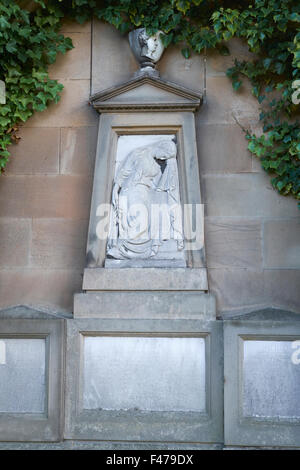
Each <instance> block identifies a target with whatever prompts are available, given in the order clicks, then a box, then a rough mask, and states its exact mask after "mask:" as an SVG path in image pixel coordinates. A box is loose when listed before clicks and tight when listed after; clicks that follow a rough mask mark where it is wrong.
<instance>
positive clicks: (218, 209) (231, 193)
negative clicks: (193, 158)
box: [203, 173, 299, 218]
mask: <svg viewBox="0 0 300 470" xmlns="http://www.w3.org/2000/svg"><path fill="white" fill-rule="evenodd" d="M203 182H204V188H205V191H204V200H205V202H206V204H207V215H209V216H220V217H228V216H234V217H247V218H249V217H262V216H265V217H271V216H273V217H283V216H284V217H297V216H298V215H299V210H298V208H297V203H296V201H295V200H294V199H292V198H285V197H282V196H281V195H280V194H278V193H277V192H276V191H275V189H274V188H273V187H272V185H271V182H270V177H269V176H268V175H267V174H266V173H264V174H262V173H253V174H238V175H204V177H203Z"/></svg>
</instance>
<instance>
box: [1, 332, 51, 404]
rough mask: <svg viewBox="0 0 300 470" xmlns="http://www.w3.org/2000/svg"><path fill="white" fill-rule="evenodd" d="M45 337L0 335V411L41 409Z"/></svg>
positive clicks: (43, 388)
mask: <svg viewBox="0 0 300 470" xmlns="http://www.w3.org/2000/svg"><path fill="white" fill-rule="evenodd" d="M45 348H46V343H45V339H39V338H28V339H27V338H26V339H25V338H2V339H0V384H1V386H0V387H1V393H0V412H1V413H44V412H45V394H46V393H45V392H46V390H45V387H46V377H45V361H46V355H45Z"/></svg>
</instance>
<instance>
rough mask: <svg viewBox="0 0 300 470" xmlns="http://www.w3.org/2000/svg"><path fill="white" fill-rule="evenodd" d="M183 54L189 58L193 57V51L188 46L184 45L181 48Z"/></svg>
mask: <svg viewBox="0 0 300 470" xmlns="http://www.w3.org/2000/svg"><path fill="white" fill-rule="evenodd" d="M181 54H182V55H183V57H184V58H185V59H189V58H190V57H191V51H190V49H189V48H188V47H184V48H183V49H181Z"/></svg>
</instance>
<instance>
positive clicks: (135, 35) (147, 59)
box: [129, 28, 165, 74]
mask: <svg viewBox="0 0 300 470" xmlns="http://www.w3.org/2000/svg"><path fill="white" fill-rule="evenodd" d="M161 34H162V31H157V33H156V34H155V35H153V36H149V35H148V34H147V32H146V28H138V29H134V30H133V31H131V32H130V33H129V44H130V47H131V50H132V52H133V54H134V56H135V58H136V60H137V61H138V63H139V64H140V70H139V72H138V73H145V72H148V73H153V74H158V72H156V71H155V64H156V63H157V62H158V61H159V59H160V58H161V56H162V54H163V52H164V49H165V48H164V45H163V43H162V40H161V37H160V35H161Z"/></svg>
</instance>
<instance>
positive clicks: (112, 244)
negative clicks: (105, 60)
mask: <svg viewBox="0 0 300 470" xmlns="http://www.w3.org/2000/svg"><path fill="white" fill-rule="evenodd" d="M176 157H177V146H176V143H175V136H174V135H140V136H138V135H135V136H120V137H119V141H118V150H117V157H116V169H115V177H114V182H113V189H112V213H111V220H110V233H109V238H108V244H107V259H106V263H105V265H106V266H108V265H113V264H114V263H116V262H117V260H134V261H135V262H136V261H137V260H139V261H140V263H141V265H143V260H144V261H145V262H146V260H148V265H149V263H151V260H161V263H162V265H164V264H163V261H162V260H166V261H167V260H169V261H170V260H171V262H173V263H174V262H176V265H177V266H181V267H184V266H185V265H186V263H185V259H184V254H183V247H184V242H183V230H182V213H181V205H180V195H179V180H178V169H177V159H176ZM120 264H121V263H120V261H118V265H120ZM121 265H122V264H121ZM146 265H147V264H146ZM150 265H151V264H150Z"/></svg>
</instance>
